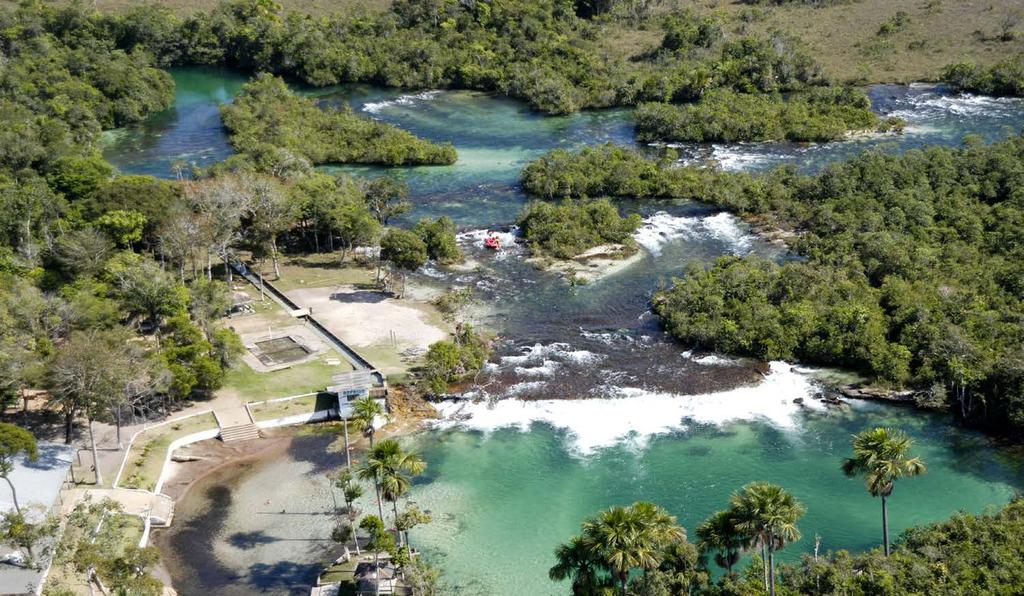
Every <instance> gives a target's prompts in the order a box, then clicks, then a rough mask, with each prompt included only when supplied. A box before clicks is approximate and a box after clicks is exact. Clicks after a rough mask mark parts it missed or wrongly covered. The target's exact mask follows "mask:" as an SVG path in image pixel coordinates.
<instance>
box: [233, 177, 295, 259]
mask: <svg viewBox="0 0 1024 596" xmlns="http://www.w3.org/2000/svg"><path fill="white" fill-rule="evenodd" d="M241 184H242V187H243V188H244V189H245V192H247V193H248V194H249V201H248V207H249V220H250V221H249V223H248V225H247V226H246V227H245V233H246V234H247V235H248V236H250V239H251V240H252V243H253V244H254V245H264V244H265V245H266V246H267V247H268V248H269V250H270V260H271V262H272V263H273V265H274V277H275V278H278V279H280V277H281V262H280V258H279V255H278V249H277V237H278V235H280V234H281V233H282V232H285V231H287V230H288V229H290V228H291V227H292V226H293V225H294V224H295V221H296V219H297V218H298V205H297V204H296V203H295V202H294V201H293V200H292V196H291V195H289V194H288V193H286V192H285V190H284V188H283V187H282V186H281V184H280V183H279V182H278V181H277V180H275V179H274V178H271V177H270V176H263V175H259V174H250V175H246V176H243V177H242V178H241Z"/></svg>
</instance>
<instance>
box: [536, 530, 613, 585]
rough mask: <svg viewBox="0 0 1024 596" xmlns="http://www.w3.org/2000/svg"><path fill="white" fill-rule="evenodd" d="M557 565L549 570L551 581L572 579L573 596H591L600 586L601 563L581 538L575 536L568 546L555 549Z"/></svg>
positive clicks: (563, 545)
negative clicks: (599, 572)
mask: <svg viewBox="0 0 1024 596" xmlns="http://www.w3.org/2000/svg"><path fill="white" fill-rule="evenodd" d="M555 561H556V562H555V565H554V566H553V567H552V568H551V569H549V570H548V577H549V578H551V581H556V582H560V581H565V580H566V579H570V578H571V579H572V593H573V596H589V595H590V594H593V593H594V590H595V588H597V586H598V585H599V583H600V581H599V579H598V571H599V570H600V568H601V563H600V562H599V561H597V560H596V559H595V558H594V553H593V552H591V550H590V548H588V546H587V544H586V542H585V541H584V540H583V538H581V537H580V536H573V537H572V540H570V541H569V542H568V543H566V544H560V545H558V548H556V549H555Z"/></svg>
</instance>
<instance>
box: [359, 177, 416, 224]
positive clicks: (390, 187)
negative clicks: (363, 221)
mask: <svg viewBox="0 0 1024 596" xmlns="http://www.w3.org/2000/svg"><path fill="white" fill-rule="evenodd" d="M364 196H365V199H364V200H365V201H366V206H367V207H369V209H370V213H372V214H373V216H374V217H376V218H377V221H378V222H380V225H382V226H386V225H388V221H390V220H391V218H392V217H397V216H399V215H402V214H404V213H408V212H409V211H410V210H412V203H410V202H409V186H408V185H407V184H405V183H404V182H399V181H397V180H395V179H394V178H389V177H387V176H381V177H380V178H375V179H373V180H371V181H369V182H368V183H367V184H366V191H365V195H364Z"/></svg>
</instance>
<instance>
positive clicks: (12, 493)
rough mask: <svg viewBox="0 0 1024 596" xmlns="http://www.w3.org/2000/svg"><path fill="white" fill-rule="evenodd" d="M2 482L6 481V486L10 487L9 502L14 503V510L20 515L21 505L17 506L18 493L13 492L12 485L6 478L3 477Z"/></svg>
mask: <svg viewBox="0 0 1024 596" xmlns="http://www.w3.org/2000/svg"><path fill="white" fill-rule="evenodd" d="M4 480H6V481H7V486H9V487H11V500H13V501H14V510H15V511H17V512H18V515H21V505H18V492H17V491H15V490H14V483H13V482H11V479H10V478H8V477H7V476H4Z"/></svg>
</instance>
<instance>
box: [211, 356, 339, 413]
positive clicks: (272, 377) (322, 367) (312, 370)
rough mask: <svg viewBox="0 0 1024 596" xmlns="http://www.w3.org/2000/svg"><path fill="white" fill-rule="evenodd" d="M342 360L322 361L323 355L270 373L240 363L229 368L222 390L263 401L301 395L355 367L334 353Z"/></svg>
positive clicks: (320, 386)
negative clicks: (338, 362)
mask: <svg viewBox="0 0 1024 596" xmlns="http://www.w3.org/2000/svg"><path fill="white" fill-rule="evenodd" d="M330 355H331V356H333V357H336V358H338V359H339V360H340V361H341V364H339V365H336V366H335V365H329V364H325V363H324V362H323V358H324V357H323V356H321V357H320V358H318V359H317V360H311V361H309V362H305V363H303V364H297V365H295V366H293V367H291V368H283V369H281V370H276V371H274V372H269V373H260V372H256V371H254V370H253V369H251V368H249V367H248V366H247V365H245V364H239V365H238V366H236V367H234V368H232V369H231V370H230V371H228V374H227V378H226V379H225V381H224V387H223V388H222V389H221V390H220V391H232V392H235V393H237V394H238V395H239V396H240V398H241V399H240V402H241V401H261V400H265V399H273V398H275V397H288V396H289V395H301V394H303V393H312V392H314V391H321V390H323V389H325V388H326V387H327V386H328V385H329V384H330V382H331V377H333V376H334V375H337V374H341V373H344V372H348V371H350V370H352V366H351V365H350V364H349V363H348V362H347V361H345V360H344V359H342V358H341V356H340V355H339V354H336V353H331V354H330Z"/></svg>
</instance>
